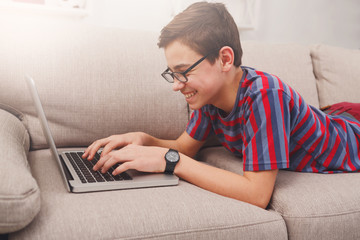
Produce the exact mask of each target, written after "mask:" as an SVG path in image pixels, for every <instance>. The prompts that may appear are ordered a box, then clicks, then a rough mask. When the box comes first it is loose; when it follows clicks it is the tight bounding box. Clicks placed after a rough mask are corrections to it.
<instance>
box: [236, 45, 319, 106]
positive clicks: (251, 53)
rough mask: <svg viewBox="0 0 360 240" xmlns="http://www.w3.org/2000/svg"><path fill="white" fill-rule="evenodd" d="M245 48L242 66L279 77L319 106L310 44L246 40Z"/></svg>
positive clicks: (312, 103)
mask: <svg viewBox="0 0 360 240" xmlns="http://www.w3.org/2000/svg"><path fill="white" fill-rule="evenodd" d="M242 48H243V52H244V55H243V64H242V65H245V66H249V67H253V68H255V69H257V70H261V71H265V72H267V73H270V74H273V75H276V76H278V77H279V78H280V79H281V80H282V81H284V82H285V83H287V84H288V85H290V86H291V87H292V88H294V89H295V90H296V91H297V92H299V93H300V95H301V96H302V97H303V98H304V99H305V101H306V102H307V103H308V104H310V105H312V106H314V107H319V100H318V93H317V89H316V80H315V77H314V73H313V66H312V62H311V57H310V49H309V47H307V46H303V45H299V44H270V43H261V42H253V41H244V42H243V43H242Z"/></svg>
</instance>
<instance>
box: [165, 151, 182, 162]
mask: <svg viewBox="0 0 360 240" xmlns="http://www.w3.org/2000/svg"><path fill="white" fill-rule="evenodd" d="M166 159H167V160H168V161H170V162H177V161H179V154H178V153H177V152H175V151H169V152H167V153H166Z"/></svg>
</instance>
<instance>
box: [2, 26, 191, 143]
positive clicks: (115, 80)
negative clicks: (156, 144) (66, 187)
mask: <svg viewBox="0 0 360 240" xmlns="http://www.w3.org/2000/svg"><path fill="white" fill-rule="evenodd" d="M6 27H10V28H11V29H8V30H7V31H6V33H7V34H1V36H2V37H1V42H2V44H0V52H1V54H0V63H1V64H0V89H11V91H2V92H1V94H0V102H1V103H4V104H7V105H11V106H12V107H14V108H16V109H18V110H19V111H20V112H22V113H23V114H24V116H25V117H26V118H27V128H28V129H29V133H30V136H31V148H32V149H39V148H46V147H47V144H46V141H45V137H44V135H43V133H42V131H41V128H40V124H39V121H38V119H37V117H36V112H35V108H34V106H33V103H32V100H31V97H30V94H29V91H28V89H27V87H26V83H25V80H24V76H25V75H26V74H28V75H30V76H31V77H33V79H34V81H35V83H36V85H37V89H38V92H39V96H40V99H41V101H42V103H43V106H44V110H45V114H46V116H47V118H48V121H49V126H50V129H51V130H52V133H53V135H54V139H55V143H56V144H57V145H58V146H86V145H88V144H89V143H91V142H92V141H94V140H96V139H99V138H103V137H107V136H109V135H112V134H120V133H124V132H129V131H145V132H147V133H149V134H152V135H155V136H157V137H161V138H167V139H174V138H176V137H178V136H179V135H180V134H181V133H182V132H183V131H184V129H185V126H186V123H187V120H188V109H187V105H186V101H185V99H184V97H183V96H182V94H179V93H175V92H173V91H172V86H171V84H169V83H167V82H166V81H165V80H164V79H163V78H162V77H161V75H160V74H161V72H163V71H164V70H165V68H166V66H167V64H166V61H165V57H164V55H163V53H162V50H160V49H158V47H157V45H156V44H157V38H158V33H153V32H146V31H144V32H141V31H140V32H139V31H138V32H137V31H130V30H128V31H126V30H124V31H119V30H118V29H116V31H115V29H111V28H97V27H95V26H87V25H86V26H83V25H80V26H78V25H76V24H73V25H67V24H63V25H54V26H39V27H37V26H35V27H32V26H29V29H27V30H26V31H24V29H23V28H22V27H21V28H19V29H17V28H16V27H15V26H4V28H5V29H6ZM1 31H5V30H4V29H2V30H1ZM24 39H26V41H24Z"/></svg>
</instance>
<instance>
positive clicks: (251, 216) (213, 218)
mask: <svg viewBox="0 0 360 240" xmlns="http://www.w3.org/2000/svg"><path fill="white" fill-rule="evenodd" d="M29 162H30V165H31V168H32V169H33V173H34V176H35V178H36V180H37V181H38V183H39V186H40V188H41V190H42V191H41V197H42V208H41V211H40V213H39V215H38V216H37V217H36V218H35V219H34V221H33V222H32V223H31V224H30V225H29V226H28V227H27V228H25V229H23V230H21V231H19V232H16V233H14V234H11V235H10V238H9V239H10V240H15V239H24V238H28V239H39V240H41V239H147V238H151V239H206V240H207V239H238V238H239V237H241V238H243V239H287V232H286V228H285V223H284V221H283V220H282V218H281V216H279V215H278V214H277V213H275V212H271V211H265V210H263V209H261V208H258V207H255V206H252V205H249V204H246V203H243V202H239V201H236V200H233V199H229V198H225V197H222V196H220V195H217V194H213V193H210V192H208V191H206V190H203V189H201V188H198V187H196V186H194V185H192V184H189V183H187V182H184V181H180V183H179V185H178V186H172V187H160V188H145V189H134V190H120V191H108V192H97V193H81V194H72V193H68V192H66V190H65V187H64V185H63V181H62V179H61V177H60V173H59V171H58V169H57V166H56V164H55V161H54V160H53V159H52V158H51V154H50V151H48V150H37V151H33V152H30V155H29Z"/></svg>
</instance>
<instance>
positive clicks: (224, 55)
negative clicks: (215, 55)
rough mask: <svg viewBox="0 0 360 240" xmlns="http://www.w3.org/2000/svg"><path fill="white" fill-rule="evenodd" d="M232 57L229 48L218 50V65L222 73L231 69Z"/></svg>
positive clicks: (232, 52)
mask: <svg viewBox="0 0 360 240" xmlns="http://www.w3.org/2000/svg"><path fill="white" fill-rule="evenodd" d="M234 57H235V55H234V51H233V49H232V48H231V47H229V46H225V47H222V48H221V49H220V51H219V59H220V65H221V69H222V70H223V71H224V72H228V71H229V70H230V69H231V68H232V67H233V63H234Z"/></svg>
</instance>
